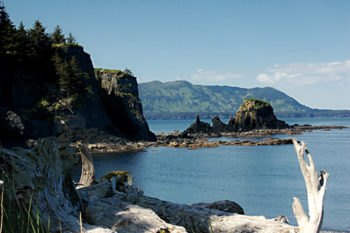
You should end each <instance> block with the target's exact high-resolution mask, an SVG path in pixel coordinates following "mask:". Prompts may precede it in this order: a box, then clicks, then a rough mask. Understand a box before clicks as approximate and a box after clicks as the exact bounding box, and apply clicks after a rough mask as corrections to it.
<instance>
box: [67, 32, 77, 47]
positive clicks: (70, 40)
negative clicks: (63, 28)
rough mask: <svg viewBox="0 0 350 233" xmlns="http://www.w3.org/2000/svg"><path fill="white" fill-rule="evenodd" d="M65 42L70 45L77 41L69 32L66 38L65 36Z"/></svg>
mask: <svg viewBox="0 0 350 233" xmlns="http://www.w3.org/2000/svg"><path fill="white" fill-rule="evenodd" d="M67 43H68V44H72V45H75V44H77V41H76V39H75V37H74V36H73V34H72V33H69V35H68V38H67Z"/></svg>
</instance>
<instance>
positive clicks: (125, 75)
mask: <svg viewBox="0 0 350 233" xmlns="http://www.w3.org/2000/svg"><path fill="white" fill-rule="evenodd" d="M94 70H95V72H107V73H113V74H116V75H117V77H118V78H136V77H134V76H133V73H132V72H131V70H129V69H128V68H126V69H125V70H124V71H122V70H110V69H103V68H94Z"/></svg>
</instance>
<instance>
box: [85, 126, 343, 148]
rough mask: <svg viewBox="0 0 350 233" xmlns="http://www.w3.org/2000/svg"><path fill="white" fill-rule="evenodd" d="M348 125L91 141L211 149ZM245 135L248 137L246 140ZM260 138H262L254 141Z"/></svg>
mask: <svg viewBox="0 0 350 233" xmlns="http://www.w3.org/2000/svg"><path fill="white" fill-rule="evenodd" d="M344 128H347V127H345V126H326V125H323V126H311V125H294V126H292V127H290V128H287V129H257V130H251V131H245V132H221V133H195V134H184V133H182V132H178V131H174V132H172V133H169V134H158V135H157V141H155V142H149V141H138V142H133V141H126V140H121V139H115V138H113V137H106V138H104V139H103V140H102V138H101V139H100V140H99V141H95V142H91V143H87V146H88V148H89V150H90V151H91V152H93V153H99V152H127V151H141V150H144V149H146V148H148V147H178V148H188V149H198V148H211V147H218V146H268V145H284V144H292V139H291V138H283V139H281V138H274V137H273V136H274V135H280V134H283V135H291V136H292V135H299V134H302V133H303V132H311V131H314V130H327V131H328V130H332V129H344ZM222 137H226V138H232V139H234V138H239V140H238V139H237V140H232V141H231V140H230V141H224V140H220V138H222ZM210 138H218V140H208V139H210ZM242 138H244V140H242ZM252 138H254V139H256V138H259V139H261V140H254V139H252Z"/></svg>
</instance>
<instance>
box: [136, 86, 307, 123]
mask: <svg viewBox="0 0 350 233" xmlns="http://www.w3.org/2000/svg"><path fill="white" fill-rule="evenodd" d="M139 93H140V98H141V100H142V104H143V110H144V114H145V116H146V118H148V119H169V118H173V119H174V118H179V119H181V118H193V116H194V115H195V114H197V113H199V114H201V115H202V116H204V117H206V116H207V115H208V116H209V117H210V115H213V114H214V113H216V114H219V115H221V116H223V117H228V116H233V115H234V114H235V112H236V111H237V110H238V108H239V106H240V105H241V104H242V102H243V100H244V99H246V98H257V99H261V100H264V101H266V102H269V103H270V104H271V105H272V107H273V108H274V111H275V113H276V114H279V115H283V116H290V115H296V114H302V115H306V114H309V113H310V112H312V111H313V110H312V109H311V108H309V107H307V106H305V105H302V104H300V103H299V102H297V101H296V100H295V99H293V98H292V97H290V96H288V95H286V94H284V93H283V92H281V91H278V90H276V89H274V88H271V87H264V88H251V89H246V88H239V87H230V86H205V85H193V84H191V83H190V82H187V81H173V82H165V83H162V82H159V81H153V82H147V83H140V84H139Z"/></svg>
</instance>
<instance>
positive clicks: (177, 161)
mask: <svg viewBox="0 0 350 233" xmlns="http://www.w3.org/2000/svg"><path fill="white" fill-rule="evenodd" d="M284 120H286V121H287V122H288V123H291V124H294V123H298V124H312V125H323V124H326V125H345V126H350V118H307V119H303V118H296V119H284ZM192 122H193V120H192V121H188V120H174V121H149V124H150V128H151V130H153V131H154V132H156V133H159V132H162V131H163V132H171V131H173V130H184V129H185V128H187V127H188V126H189V125H190V124H191V123H192ZM296 137H297V138H298V139H299V140H303V141H305V142H306V144H307V146H308V148H309V150H310V153H311V155H312V156H313V159H314V161H315V164H316V167H317V169H318V171H320V170H325V171H327V172H328V173H329V174H330V177H329V180H328V187H327V193H326V198H325V217H324V223H323V229H333V230H347V231H350V178H349V174H350V129H343V130H331V131H314V132H307V133H304V134H302V135H297V136H296ZM94 162H95V166H96V173H97V178H99V177H100V176H102V175H103V174H106V173H107V172H109V171H111V170H127V171H129V172H130V173H131V174H132V175H133V177H134V181H135V185H136V186H138V187H140V188H142V189H143V190H144V191H145V194H146V195H149V196H154V197H157V198H160V199H164V200H168V201H173V202H178V203H187V204H190V203H195V202H211V201H215V200H225V199H228V200H232V201H235V202H237V203H239V204H240V205H241V206H242V207H243V209H244V211H245V212H246V214H247V215H264V216H266V217H268V218H272V217H277V216H279V215H285V216H287V217H288V219H289V220H290V222H291V223H292V224H293V225H296V221H295V219H294V216H293V211H292V202H293V197H294V196H296V197H298V198H300V199H301V201H302V204H303V206H304V208H305V210H306V211H307V202H306V188H305V184H304V180H303V177H302V175H301V172H300V168H299V164H298V161H297V157H296V153H295V151H294V148H293V146H292V145H281V146H263V147H257V146H221V147H218V148H201V149H198V150H187V149H183V148H182V149H181V148H148V149H146V150H145V151H143V152H136V153H135V152H134V153H119V154H96V155H95V156H94Z"/></svg>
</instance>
